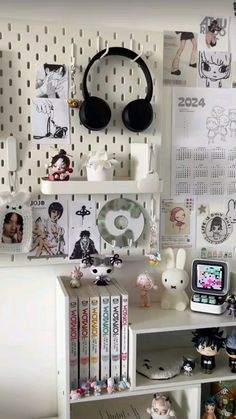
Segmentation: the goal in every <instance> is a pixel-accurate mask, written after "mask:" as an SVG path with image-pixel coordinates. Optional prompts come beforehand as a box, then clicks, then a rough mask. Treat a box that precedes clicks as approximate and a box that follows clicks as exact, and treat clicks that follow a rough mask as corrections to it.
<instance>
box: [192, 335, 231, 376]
mask: <svg viewBox="0 0 236 419" xmlns="http://www.w3.org/2000/svg"><path fill="white" fill-rule="evenodd" d="M193 335H194V337H193V339H192V342H193V343H194V346H195V347H196V349H197V351H198V352H199V353H200V354H201V367H202V369H203V370H204V372H205V373H207V374H210V373H211V372H212V370H213V369H214V368H215V355H217V354H218V352H219V350H220V348H223V346H224V339H223V338H222V335H223V332H221V331H220V330H219V327H213V328H212V329H197V330H196V331H195V332H193Z"/></svg>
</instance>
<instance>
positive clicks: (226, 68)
mask: <svg viewBox="0 0 236 419" xmlns="http://www.w3.org/2000/svg"><path fill="white" fill-rule="evenodd" d="M231 64H232V63H231V53H230V52H222V51H199V59H198V78H197V84H198V86H199V87H215V88H221V87H228V88H230V87H231V76H232V65H231Z"/></svg>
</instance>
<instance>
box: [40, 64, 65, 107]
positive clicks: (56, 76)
mask: <svg viewBox="0 0 236 419" xmlns="http://www.w3.org/2000/svg"><path fill="white" fill-rule="evenodd" d="M35 89H36V97H41V98H50V99H67V98H68V71H67V67H66V66H65V65H64V64H47V63H45V64H38V65H37V67H36V84H35Z"/></svg>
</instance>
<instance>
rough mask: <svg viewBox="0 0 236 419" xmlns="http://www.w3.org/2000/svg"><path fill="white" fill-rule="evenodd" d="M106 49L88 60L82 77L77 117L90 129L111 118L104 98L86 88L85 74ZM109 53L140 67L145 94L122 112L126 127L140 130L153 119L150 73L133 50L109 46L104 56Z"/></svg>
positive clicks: (131, 129)
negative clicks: (144, 82)
mask: <svg viewBox="0 0 236 419" xmlns="http://www.w3.org/2000/svg"><path fill="white" fill-rule="evenodd" d="M105 52H106V50H105V49H104V50H102V51H100V52H98V53H97V54H96V55H94V57H93V58H92V59H91V60H90V62H89V64H88V66H87V68H86V70H85V72H84V77H83V83H82V92H83V97H84V101H83V102H82V103H81V105H80V109H79V117H80V121H81V123H82V124H83V125H84V126H85V127H86V128H88V129H89V130H92V131H99V130H102V129H103V128H105V127H106V126H107V124H108V123H109V121H110V119H111V110H110V107H109V106H108V104H107V103H106V102H105V100H103V99H101V98H99V97H96V96H89V93H88V89H87V76H88V73H89V70H90V68H91V67H92V65H93V63H94V62H95V61H97V60H98V59H99V58H101V57H102V55H104V54H105ZM109 55H121V56H123V57H127V58H130V59H131V60H135V58H137V57H138V58H137V59H136V60H135V62H136V63H137V64H138V65H139V66H140V67H141V69H142V71H143V73H144V75H145V78H146V82H147V94H146V97H145V99H136V100H133V101H132V102H130V103H128V105H126V107H125V108H124V110H123V112H122V120H123V123H124V125H125V126H126V128H128V129H129V130H130V131H134V132H140V131H144V130H145V129H146V128H148V127H149V125H150V124H151V123H152V120H153V109H152V105H151V103H150V101H151V99H152V93H153V84H152V78H151V74H150V72H149V69H148V67H147V65H146V64H145V62H144V61H143V60H142V58H140V57H139V56H138V55H137V54H136V53H135V52H133V51H131V50H129V49H127V48H121V47H110V48H109V50H108V53H107V54H106V57H107V56H109Z"/></svg>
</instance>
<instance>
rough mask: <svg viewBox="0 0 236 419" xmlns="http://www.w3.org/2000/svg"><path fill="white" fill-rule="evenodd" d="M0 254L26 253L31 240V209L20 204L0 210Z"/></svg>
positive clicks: (9, 204)
mask: <svg viewBox="0 0 236 419" xmlns="http://www.w3.org/2000/svg"><path fill="white" fill-rule="evenodd" d="M0 238H1V239H0V253H9V254H15V253H27V252H28V251H29V249H30V246H31V238H32V209H31V208H30V207H29V206H27V205H24V204H22V203H20V202H19V203H16V202H14V203H13V202H12V203H7V204H6V205H3V206H2V207H1V208H0Z"/></svg>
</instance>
